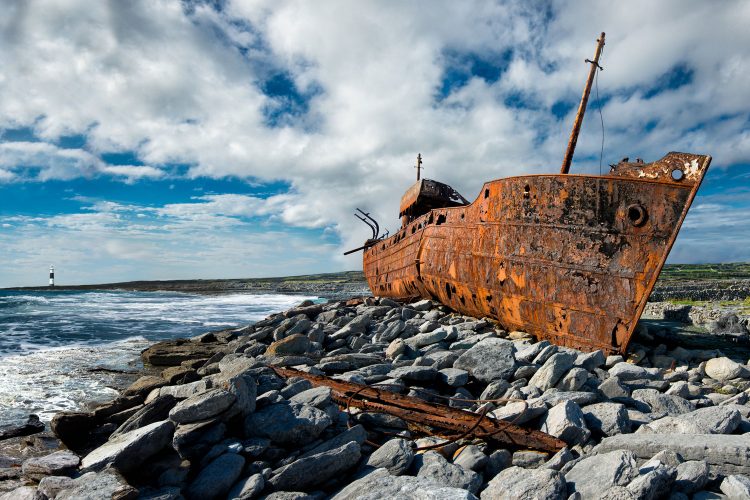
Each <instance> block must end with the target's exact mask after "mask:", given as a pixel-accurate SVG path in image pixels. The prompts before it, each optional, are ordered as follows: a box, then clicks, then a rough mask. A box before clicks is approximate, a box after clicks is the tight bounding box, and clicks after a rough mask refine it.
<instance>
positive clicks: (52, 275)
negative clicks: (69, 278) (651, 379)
mask: <svg viewBox="0 0 750 500" xmlns="http://www.w3.org/2000/svg"><path fill="white" fill-rule="evenodd" d="M49 286H55V266H49Z"/></svg>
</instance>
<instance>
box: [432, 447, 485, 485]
mask: <svg viewBox="0 0 750 500" xmlns="http://www.w3.org/2000/svg"><path fill="white" fill-rule="evenodd" d="M422 458H423V460H424V463H423V465H422V467H421V468H420V469H419V472H418V473H417V477H418V478H421V479H427V480H430V481H432V482H435V483H438V484H442V485H444V486H450V487H453V488H462V489H466V490H469V491H470V492H471V493H474V494H476V492H477V491H478V490H479V487H480V486H481V485H482V476H480V475H479V474H477V473H476V472H474V471H470V470H465V469H464V468H463V467H459V466H458V465H454V464H452V463H450V462H448V461H447V460H446V459H445V458H443V456H442V455H440V454H439V453H437V452H434V451H428V452H426V453H425V454H424V455H422Z"/></svg>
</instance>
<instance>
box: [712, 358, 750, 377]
mask: <svg viewBox="0 0 750 500" xmlns="http://www.w3.org/2000/svg"><path fill="white" fill-rule="evenodd" d="M705 370H706V375H708V376H709V377H711V378H712V379H716V380H720V381H722V382H725V381H727V380H731V379H733V378H740V377H743V378H745V377H748V375H750V372H748V370H747V368H745V367H744V366H742V365H741V364H739V363H737V362H735V361H732V360H731V359H729V358H726V357H722V358H712V359H709V360H708V361H707V362H706V367H705Z"/></svg>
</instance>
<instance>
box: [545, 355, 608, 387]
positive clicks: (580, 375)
mask: <svg viewBox="0 0 750 500" xmlns="http://www.w3.org/2000/svg"><path fill="white" fill-rule="evenodd" d="M597 352H601V351H597ZM588 379H589V372H588V371H586V370H584V369H583V368H571V369H570V371H569V372H568V373H566V374H565V375H563V377H562V378H561V379H560V381H559V382H557V384H556V386H555V387H557V388H558V389H560V390H561V391H577V390H578V389H580V388H581V387H583V385H584V384H585V383H586V381H587V380H588Z"/></svg>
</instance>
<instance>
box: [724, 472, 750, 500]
mask: <svg viewBox="0 0 750 500" xmlns="http://www.w3.org/2000/svg"><path fill="white" fill-rule="evenodd" d="M719 488H720V489H721V492H722V493H724V494H725V495H726V496H728V497H729V498H730V499H732V500H735V499H737V500H740V499H742V500H747V499H750V478H748V477H747V476H743V475H740V474H733V475H731V476H727V477H725V478H724V480H723V481H722V482H721V485H720V486H719Z"/></svg>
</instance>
